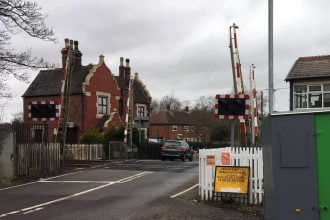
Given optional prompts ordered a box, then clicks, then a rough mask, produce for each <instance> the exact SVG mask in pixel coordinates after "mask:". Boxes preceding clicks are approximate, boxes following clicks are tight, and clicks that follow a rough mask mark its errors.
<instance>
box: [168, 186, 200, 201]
mask: <svg viewBox="0 0 330 220" xmlns="http://www.w3.org/2000/svg"><path fill="white" fill-rule="evenodd" d="M198 185H199V183H197V184H196V185H193V186H192V187H190V188H188V189H186V190H184V191H182V192H179V193H178V194H175V195H173V196H171V197H170V198H171V199H173V198H175V197H177V196H179V195H181V194H183V193H186V192H188V191H190V190H192V189H193V188H195V187H196V186H198Z"/></svg>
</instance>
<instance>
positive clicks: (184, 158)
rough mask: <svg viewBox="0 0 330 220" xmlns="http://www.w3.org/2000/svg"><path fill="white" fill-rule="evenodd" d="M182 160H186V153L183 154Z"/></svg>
mask: <svg viewBox="0 0 330 220" xmlns="http://www.w3.org/2000/svg"><path fill="white" fill-rule="evenodd" d="M181 160H182V161H183V162H184V161H186V154H183V155H182V157H181Z"/></svg>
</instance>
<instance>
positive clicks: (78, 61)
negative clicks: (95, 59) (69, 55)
mask: <svg viewBox="0 0 330 220" xmlns="http://www.w3.org/2000/svg"><path fill="white" fill-rule="evenodd" d="M78 43H79V42H78V41H74V42H73V44H74V49H73V54H74V56H73V57H74V61H73V63H74V66H76V67H80V66H81V57H82V53H81V52H80V50H79V48H78Z"/></svg>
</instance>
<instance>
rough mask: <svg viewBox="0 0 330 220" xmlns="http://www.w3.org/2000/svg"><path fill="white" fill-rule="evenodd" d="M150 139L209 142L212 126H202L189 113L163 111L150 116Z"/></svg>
mask: <svg viewBox="0 0 330 220" xmlns="http://www.w3.org/2000/svg"><path fill="white" fill-rule="evenodd" d="M149 135H150V137H155V138H163V139H168V140H175V139H184V140H187V141H202V140H204V141H209V140H210V126H207V125H200V123H198V122H197V121H196V118H195V117H194V116H193V115H192V114H191V113H189V112H188V111H170V110H167V111H163V112H160V113H157V114H154V115H151V116H150V128H149Z"/></svg>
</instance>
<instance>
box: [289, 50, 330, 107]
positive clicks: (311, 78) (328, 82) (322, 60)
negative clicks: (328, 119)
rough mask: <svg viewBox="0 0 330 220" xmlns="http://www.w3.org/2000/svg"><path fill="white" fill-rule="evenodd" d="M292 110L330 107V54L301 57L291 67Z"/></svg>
mask: <svg viewBox="0 0 330 220" xmlns="http://www.w3.org/2000/svg"><path fill="white" fill-rule="evenodd" d="M285 81H286V82H289V83H290V111H298V110H306V109H316V108H321V109H322V108H329V107H330V55H326V56H310V57H299V58H298V59H297V60H296V62H295V63H294V64H293V66H292V67H291V69H290V71H289V73H288V75H287V77H286V78H285Z"/></svg>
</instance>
